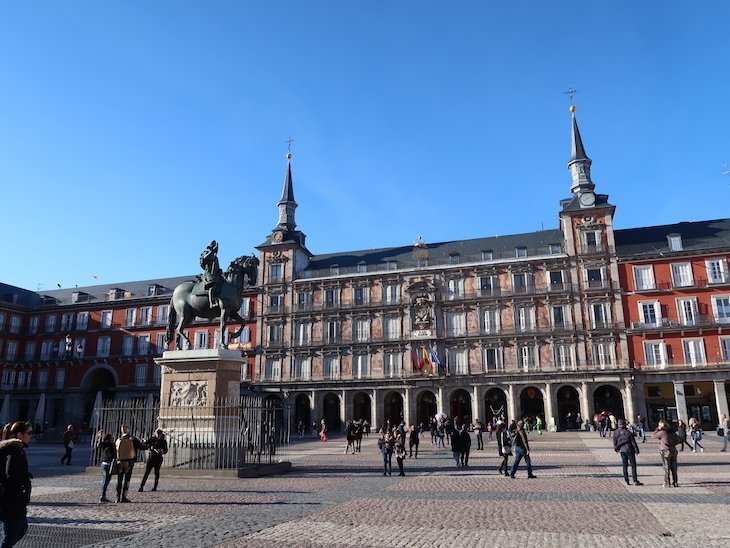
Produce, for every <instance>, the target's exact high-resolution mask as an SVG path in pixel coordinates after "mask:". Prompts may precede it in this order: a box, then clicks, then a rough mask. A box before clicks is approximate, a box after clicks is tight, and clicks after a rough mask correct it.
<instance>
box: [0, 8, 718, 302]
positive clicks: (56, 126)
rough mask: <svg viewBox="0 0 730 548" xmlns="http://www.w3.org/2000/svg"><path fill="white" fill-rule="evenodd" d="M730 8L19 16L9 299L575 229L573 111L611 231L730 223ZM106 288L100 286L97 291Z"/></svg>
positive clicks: (4, 250) (2, 141)
mask: <svg viewBox="0 0 730 548" xmlns="http://www.w3.org/2000/svg"><path fill="white" fill-rule="evenodd" d="M728 22H730V3H726V2H692V3H687V2H667V1H662V2H659V1H647V2H634V1H624V2H610V3H609V2H544V1H523V2H488V1H486V0H482V1H478V2H476V1H475V2H466V1H464V2H431V1H420V2H415V1H398V2H382V1H381V2H378V1H375V2H356V1H334V0H333V1H328V2H324V1H308V2H304V1H291V2H284V1H270V2H242V1H216V2H203V1H197V2H191V1H181V0H176V1H155V2H147V1H145V2H142V1H136V0H130V1H125V2H113V3H112V2H96V1H89V2H81V1H75V2H63V1H52V2H50V1H49V2H43V1H36V2H4V3H2V4H1V5H0V74H1V75H2V80H1V82H2V83H1V84H0V189H1V191H0V192H1V193H0V196H2V202H1V204H2V205H1V206H0V207H1V208H2V209H1V211H2V225H3V229H4V234H5V237H4V238H2V239H1V240H0V257H2V259H1V260H0V281H2V282H5V283H9V284H13V285H18V286H21V287H25V288H27V289H32V290H36V289H38V288H39V287H40V288H41V289H43V288H45V289H54V288H56V285H57V284H61V285H62V286H63V287H73V286H74V285H79V286H85V285H93V284H94V283H114V282H121V281H132V280H142V279H150V278H156V277H167V276H178V275H186V274H192V273H196V272H197V271H198V270H199V267H198V263H197V261H198V256H199V254H200V252H201V251H202V249H203V248H204V247H205V245H207V243H208V242H209V241H210V240H212V239H217V240H218V241H219V242H220V254H219V255H220V257H221V264H227V263H228V261H230V260H231V259H233V258H234V257H235V256H237V255H241V254H244V253H250V252H252V251H253V249H254V246H256V245H258V244H260V243H261V242H262V241H263V240H264V238H265V237H266V235H267V234H268V233H269V232H270V230H271V229H272V228H273V227H274V225H275V224H276V220H277V209H276V202H277V201H278V199H279V197H280V193H281V185H282V181H283V176H284V171H285V165H286V164H285V162H286V160H285V158H284V155H285V153H286V143H285V141H286V140H287V139H288V138H289V136H291V137H292V139H294V143H293V148H292V151H293V153H294V160H293V164H292V167H293V175H294V185H295V187H294V188H295V197H296V200H297V202H298V203H299V208H298V209H297V223H298V228H299V229H301V230H303V231H304V232H305V233H306V234H307V236H308V240H307V243H308V246H309V248H310V250H311V251H312V252H314V253H330V252H335V251H346V250H354V249H363V248H370V247H385V246H396V245H407V244H410V243H412V242H413V240H414V239H415V238H416V237H417V236H418V235H423V237H424V238H425V239H426V241H427V242H437V241H447V240H454V239H462V238H475V237H480V236H492V235H496V234H512V233H517V232H529V231H533V230H539V229H540V228H541V227H545V228H554V227H557V212H558V202H559V200H560V199H561V198H564V197H567V196H568V194H569V188H570V175H569V172H568V170H567V168H566V162H567V161H568V158H569V153H570V133H569V129H570V115H569V113H568V105H569V102H568V99H567V97H566V96H565V95H564V94H563V92H564V91H565V89H566V88H568V86H569V85H572V86H573V87H574V88H575V89H577V90H578V93H577V94H576V96H575V102H576V105H577V107H578V112H577V116H578V121H579V124H580V128H581V133H582V135H583V140H584V143H585V146H586V150H587V153H588V155H589V156H590V157H591V158H592V159H593V179H594V182H595V183H596V185H597V191H598V192H603V193H608V194H609V195H610V198H611V201H612V203H614V204H616V205H617V214H616V226H617V227H618V228H629V227H635V226H645V225H656V224H666V223H674V222H679V221H682V220H689V221H691V220H702V219H712V218H720V217H726V216H728V211H729V208H728V198H729V197H730V176H729V175H722V171H723V170H725V169H728V167H726V166H723V163H725V162H730V139H729V135H730V102H729V101H728V97H730V67H729V66H728V59H730V32H729V30H728ZM93 275H98V276H99V281H98V282H96V280H95V279H94V278H92V276H93Z"/></svg>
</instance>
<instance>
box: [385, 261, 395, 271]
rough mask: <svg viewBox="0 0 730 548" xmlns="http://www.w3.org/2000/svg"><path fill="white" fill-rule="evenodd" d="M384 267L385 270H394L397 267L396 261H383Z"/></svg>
mask: <svg viewBox="0 0 730 548" xmlns="http://www.w3.org/2000/svg"><path fill="white" fill-rule="evenodd" d="M385 268H386V269H387V270H395V269H397V268H398V262H397V261H387V262H386V263H385Z"/></svg>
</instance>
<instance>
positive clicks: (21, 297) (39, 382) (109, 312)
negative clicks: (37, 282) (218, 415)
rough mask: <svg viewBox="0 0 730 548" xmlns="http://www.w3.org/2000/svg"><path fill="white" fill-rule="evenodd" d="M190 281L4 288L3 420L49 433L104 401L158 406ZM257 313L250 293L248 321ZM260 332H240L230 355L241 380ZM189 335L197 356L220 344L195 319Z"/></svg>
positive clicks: (0, 320) (81, 419)
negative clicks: (176, 298)
mask: <svg viewBox="0 0 730 548" xmlns="http://www.w3.org/2000/svg"><path fill="white" fill-rule="evenodd" d="M192 279H194V276H189V277H178V278H166V279H160V280H146V281H138V282H125V283H121V284H114V285H97V286H91V287H83V288H73V289H58V290H53V291H44V292H31V291H27V290H24V289H21V288H17V287H13V286H9V285H5V284H0V366H1V368H2V372H1V373H0V395H1V396H2V398H3V410H4V412H5V413H6V416H7V420H15V419H16V418H24V419H29V420H34V421H37V422H38V423H39V424H41V423H42V428H44V429H48V428H58V427H60V426H65V424H67V423H69V422H73V423H76V424H77V425H79V426H81V425H83V424H84V423H85V422H86V423H88V422H89V420H90V417H91V413H92V410H93V406H94V403H95V401H96V397H97V394H98V393H100V392H101V394H102V397H103V398H105V399H108V398H139V399H140V400H145V401H153V400H158V399H159V397H160V379H161V371H160V367H159V366H158V365H157V364H156V363H155V361H154V358H155V357H158V356H160V355H161V354H162V352H163V351H164V350H165V349H166V348H167V344H166V342H165V337H166V330H167V320H168V317H169V313H170V297H171V294H172V291H173V290H174V288H175V287H176V286H177V285H178V284H179V283H182V282H184V281H187V280H192ZM255 303H256V299H255V289H252V290H247V295H246V296H245V298H244V303H243V305H242V307H241V310H240V311H239V312H240V314H241V316H242V317H243V318H246V319H251V318H253V317H254V316H255ZM255 325H256V324H255V321H253V320H251V321H250V323H249V324H247V325H246V326H244V329H243V331H242V333H241V335H240V336H239V338H238V339H237V340H235V341H234V343H233V345H232V347H234V348H239V349H241V351H242V352H244V353H245V354H246V355H248V356H249V361H250V364H247V365H246V367H244V369H243V371H242V372H241V375H242V380H246V379H248V378H250V377H251V370H252V369H253V365H254V360H253V344H252V342H251V341H252V339H253V329H255ZM239 326H240V323H239V324H234V325H232V326H231V327H233V328H237V327H239ZM188 334H189V336H190V337H191V341H192V343H193V346H194V348H212V347H214V346H215V345H217V344H218V342H219V340H220V331H219V328H218V322H217V321H214V322H211V321H210V320H204V319H200V318H199V319H196V321H195V322H194V323H193V325H191V326H190V327H189V328H188ZM41 398H42V400H41ZM41 401H42V402H43V403H42V406H41V409H40V410H39V402H41ZM39 412H40V416H37V414H38V413H39Z"/></svg>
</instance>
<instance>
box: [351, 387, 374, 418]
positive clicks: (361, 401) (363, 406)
mask: <svg viewBox="0 0 730 548" xmlns="http://www.w3.org/2000/svg"><path fill="white" fill-rule="evenodd" d="M372 417H373V406H372V400H371V399H370V395H369V394H366V393H365V392H358V393H357V394H355V397H354V398H353V399H352V419H353V420H356V421H360V420H364V421H368V423H370V424H372V422H373V420H372Z"/></svg>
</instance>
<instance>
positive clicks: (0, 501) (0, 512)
mask: <svg viewBox="0 0 730 548" xmlns="http://www.w3.org/2000/svg"><path fill="white" fill-rule="evenodd" d="M32 435H33V425H32V424H30V423H29V422H16V423H14V424H12V425H11V426H10V428H8V429H7V430H6V431H4V432H3V437H4V438H5V439H4V440H3V441H1V442H0V470H1V473H2V476H3V483H4V484H5V492H4V493H3V494H2V496H0V520H1V521H2V523H3V529H4V531H5V540H4V541H3V544H2V545H3V547H6V546H7V547H10V546H15V544H16V543H17V542H18V541H20V539H22V538H23V537H24V536H25V534H26V533H27V532H28V518H27V513H28V502H29V501H30V480H31V478H32V477H33V476H32V475H31V474H30V472H28V459H27V458H26V456H25V448H26V447H28V444H29V443H30V437H31V436H32Z"/></svg>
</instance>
